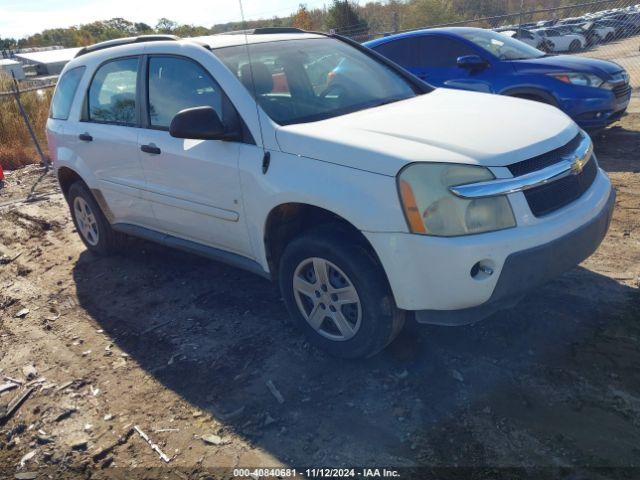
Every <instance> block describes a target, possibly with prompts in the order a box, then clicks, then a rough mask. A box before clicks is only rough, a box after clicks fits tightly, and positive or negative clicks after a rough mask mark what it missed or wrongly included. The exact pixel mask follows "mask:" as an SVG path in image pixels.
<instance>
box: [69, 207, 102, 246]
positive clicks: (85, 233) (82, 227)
mask: <svg viewBox="0 0 640 480" xmlns="http://www.w3.org/2000/svg"><path fill="white" fill-rule="evenodd" d="M73 214H74V217H75V219H76V222H77V224H78V230H79V231H80V235H82V238H84V239H85V241H86V242H87V243H88V244H89V245H91V246H92V247H95V246H96V245H98V242H99V241H100V235H99V233H98V222H97V221H96V216H95V214H94V213H93V211H92V210H91V207H90V206H89V204H88V203H87V201H86V200H85V199H84V198H82V197H76V198H75V199H74V200H73Z"/></svg>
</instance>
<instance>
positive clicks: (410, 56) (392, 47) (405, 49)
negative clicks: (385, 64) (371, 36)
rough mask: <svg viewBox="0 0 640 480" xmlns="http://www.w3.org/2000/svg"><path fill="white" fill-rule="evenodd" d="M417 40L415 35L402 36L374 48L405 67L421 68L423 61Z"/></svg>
mask: <svg viewBox="0 0 640 480" xmlns="http://www.w3.org/2000/svg"><path fill="white" fill-rule="evenodd" d="M416 40H417V39H416V38H415V37H413V38H401V39H399V40H394V41H392V42H387V43H383V44H382V45H379V46H377V47H375V48H374V50H375V51H376V52H378V53H380V54H381V55H384V56H385V57H387V58H388V59H389V60H391V61H392V62H395V63H397V64H398V65H400V66H402V67H404V68H419V67H420V66H421V65H422V62H421V61H420V53H419V52H418V48H417V43H416Z"/></svg>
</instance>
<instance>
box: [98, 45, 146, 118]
mask: <svg viewBox="0 0 640 480" xmlns="http://www.w3.org/2000/svg"><path fill="white" fill-rule="evenodd" d="M137 81H138V59H137V58H122V59H119V60H112V61H110V62H108V63H105V64H104V65H102V66H101V67H100V68H99V69H98V71H97V72H96V74H95V75H94V77H93V81H92V82H91V87H89V98H88V117H89V121H90V122H99V123H113V124H117V125H136V124H137V104H136V94H137V93H136V87H137Z"/></svg>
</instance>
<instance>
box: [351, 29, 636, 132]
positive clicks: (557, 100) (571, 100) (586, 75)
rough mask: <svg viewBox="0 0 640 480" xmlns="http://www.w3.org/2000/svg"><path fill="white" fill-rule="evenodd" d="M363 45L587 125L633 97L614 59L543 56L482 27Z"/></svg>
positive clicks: (439, 80)
mask: <svg viewBox="0 0 640 480" xmlns="http://www.w3.org/2000/svg"><path fill="white" fill-rule="evenodd" d="M365 45H366V46H368V47H369V48H372V49H373V50H375V51H376V52H378V53H381V54H382V55H384V56H386V57H387V58H389V59H391V60H393V61H394V62H396V63H397V64H399V65H401V66H403V67H404V68H406V69H407V70H409V71H410V72H411V73H413V74H415V75H417V76H418V77H420V78H421V79H423V80H425V81H427V82H429V83H430V84H432V85H434V86H437V87H447V88H455V89H462V90H475V91H480V92H486V93H498V94H501V95H508V96H514V97H520V98H526V99H530V100H537V101H539V102H544V103H548V104H550V105H554V106H556V107H558V108H560V109H561V110H562V111H564V112H565V113H566V114H568V115H569V116H571V118H573V119H574V120H575V121H576V122H578V124H579V125H580V126H582V127H583V128H586V129H593V130H596V129H600V128H604V127H606V126H607V125H609V124H610V123H612V122H614V121H616V120H618V119H619V118H620V117H621V116H622V115H623V114H624V112H625V110H626V108H627V106H628V104H629V100H630V98H631V87H630V85H629V75H628V74H627V72H626V71H625V70H624V69H623V68H622V67H621V66H619V65H617V64H615V63H612V62H607V61H603V60H596V59H592V58H586V57H580V56H569V55H558V56H549V55H545V54H544V53H543V52H541V51H539V50H536V49H534V48H532V47H530V46H529V45H526V44H524V43H522V42H520V41H518V40H514V39H512V38H509V37H505V36H503V35H502V34H499V33H495V32H492V31H490V30H483V29H480V28H460V27H459V28H442V29H440V28H438V29H428V30H419V31H414V32H407V33H402V34H398V35H392V36H388V37H383V38H380V39H377V40H372V41H371V42H367V43H365ZM339 68H343V67H339Z"/></svg>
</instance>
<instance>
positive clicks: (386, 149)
mask: <svg viewBox="0 0 640 480" xmlns="http://www.w3.org/2000/svg"><path fill="white" fill-rule="evenodd" d="M578 130H579V129H578V126H577V125H576V124H575V123H574V122H573V121H572V120H571V119H570V118H569V117H568V116H566V115H565V114H564V113H562V112H561V111H560V110H558V109H556V108H555V107H551V106H549V105H545V104H542V103H537V102H533V101H529V100H521V99H517V98H511V97H503V96H499V95H490V94H484V93H476V92H466V91H461V90H449V89H444V88H440V89H436V90H434V91H433V92H431V93H428V94H425V95H420V96H417V97H414V98H411V99H408V100H403V101H399V102H396V103H392V104H389V105H384V106H381V107H376V108H371V109H367V110H361V111H359V112H356V113H351V114H348V115H342V116H339V117H335V118H331V119H328V120H322V121H318V122H311V123H302V124H296V125H288V126H284V127H280V128H278V130H277V132H276V137H277V140H278V144H279V146H280V148H281V149H282V151H284V152H286V153H291V154H294V155H299V156H302V157H308V158H314V159H317V160H322V161H326V162H331V163H336V164H340V165H345V166H348V167H352V168H358V169H361V170H367V171H371V172H375V173H380V174H383V175H396V174H397V173H398V171H399V170H400V169H401V168H402V167H403V166H404V165H406V164H408V163H412V162H447V163H465V164H470V165H484V166H495V167H501V166H506V165H509V164H511V163H514V162H518V161H521V160H525V159H527V158H531V157H534V156H536V155H540V154H542V153H546V152H548V151H551V150H553V149H555V148H558V147H561V146H563V145H564V144H566V143H568V142H569V141H570V140H571V139H572V138H573V137H575V135H576V134H577V133H578Z"/></svg>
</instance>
